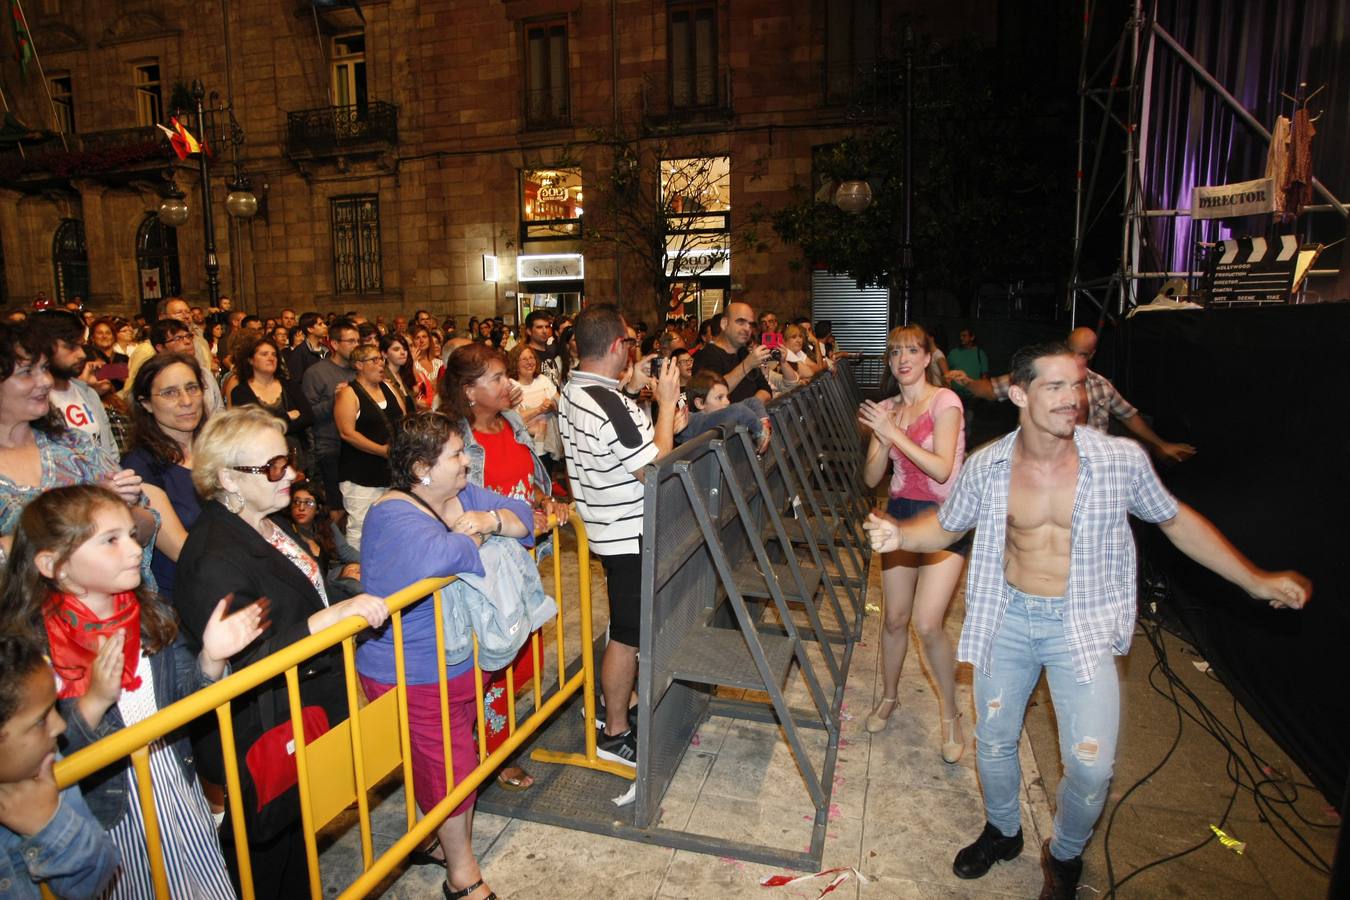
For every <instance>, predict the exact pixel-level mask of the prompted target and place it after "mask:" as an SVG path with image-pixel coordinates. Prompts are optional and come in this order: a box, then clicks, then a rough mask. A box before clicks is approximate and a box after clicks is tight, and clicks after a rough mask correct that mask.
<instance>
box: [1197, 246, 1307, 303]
mask: <svg viewBox="0 0 1350 900" xmlns="http://www.w3.org/2000/svg"><path fill="white" fill-rule="evenodd" d="M1321 250H1322V247H1321V245H1320V244H1314V245H1311V246H1306V247H1300V246H1299V244H1298V238H1297V237H1296V236H1295V235H1292V234H1285V235H1280V237H1279V239H1278V240H1275V241H1268V240H1266V239H1265V238H1260V237H1257V238H1231V239H1229V240H1224V241H1220V242H1219V243H1218V244H1216V245H1215V247H1214V255H1213V256H1212V257H1211V266H1212V274H1211V275H1210V276H1209V278H1208V279H1207V280H1206V281H1207V283H1206V285H1205V287H1206V288H1207V290H1208V294H1209V305H1211V306H1216V305H1217V306H1262V305H1265V304H1271V303H1288V302H1289V300H1290V298H1291V297H1292V295H1293V293H1294V290H1295V288H1296V287H1297V285H1298V284H1299V283H1300V282H1301V281H1302V280H1303V276H1304V275H1305V274H1306V273H1307V271H1308V270H1309V269H1311V268H1312V264H1313V261H1314V260H1316V259H1317V256H1318V254H1319V253H1320V252H1321Z"/></svg>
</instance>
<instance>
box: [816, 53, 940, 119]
mask: <svg viewBox="0 0 1350 900" xmlns="http://www.w3.org/2000/svg"><path fill="white" fill-rule="evenodd" d="M952 72H953V66H952V64H951V63H949V62H946V61H944V60H940V59H939V60H925V61H924V62H923V63H922V64H915V66H914V69H913V79H914V85H913V87H914V104H915V108H916V109H936V108H939V107H944V106H947V105H948V104H949V100H948V94H949V93H950V78H951V75H952ZM820 90H821V99H822V102H823V105H824V106H827V107H834V108H837V109H838V110H840V111H841V112H843V113H844V114H845V115H847V116H848V117H849V118H854V119H866V120H873V119H886V118H890V117H892V116H895V115H898V114H899V112H900V111H901V110H903V109H904V105H905V64H904V63H903V62H901V61H899V60H892V59H879V60H872V61H870V62H865V63H859V62H842V63H841V62H826V63H824V64H823V65H822V66H821V69H820Z"/></svg>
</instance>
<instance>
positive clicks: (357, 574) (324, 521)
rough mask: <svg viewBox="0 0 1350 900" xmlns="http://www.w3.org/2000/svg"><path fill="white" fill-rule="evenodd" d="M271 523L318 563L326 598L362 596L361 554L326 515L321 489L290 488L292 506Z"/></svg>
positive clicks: (274, 516) (313, 486) (309, 484)
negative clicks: (325, 588)
mask: <svg viewBox="0 0 1350 900" xmlns="http://www.w3.org/2000/svg"><path fill="white" fill-rule="evenodd" d="M272 521H273V522H275V523H276V524H277V525H279V526H280V527H281V529H282V530H283V531H285V532H286V533H287V534H288V535H290V536H291V538H293V539H294V540H295V542H296V543H297V544H299V545H300V548H301V549H302V550H304V551H305V552H307V553H308V554H309V555H310V556H312V557H314V559H315V560H316V561H317V562H318V563H319V568H321V569H322V570H323V572H324V577H325V578H326V579H327V581H326V582H325V583H326V585H327V587H328V596H329V598H330V599H331V598H333V597H337V598H339V599H345V598H347V597H352V596H355V595H356V594H359V593H361V553H360V551H358V550H357V549H356V548H355V547H353V546H352V545H351V544H349V543H347V538H346V537H344V536H343V534H342V529H341V528H339V527H338V524H337V523H336V522H334V521H333V519H332V517H331V516H329V514H328V504H327V503H325V502H324V496H323V488H322V487H321V486H320V485H319V484H318V483H317V482H312V481H304V480H301V481H297V482H296V483H295V484H293V485H291V505H290V506H289V507H288V508H287V509H284V510H281V511H280V512H275V513H272Z"/></svg>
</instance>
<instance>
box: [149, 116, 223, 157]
mask: <svg viewBox="0 0 1350 900" xmlns="http://www.w3.org/2000/svg"><path fill="white" fill-rule="evenodd" d="M169 122H170V123H171V124H172V125H173V129H172V130H170V129H168V128H165V127H164V126H163V125H160V126H159V130H160V131H162V132H164V134H166V135H167V136H168V138H169V143H170V144H172V145H173V152H175V153H177V154H178V158H179V159H187V158H188V157H189V156H191V155H192V154H194V153H201V152H203V150H205V152H206V155H207V156H210V155H211V151H210V150H206V148H205V146H204V145H203V144H200V143H198V142H197V139H196V138H195V137H193V136H192V134H191V133H190V132H188V130H187V129H186V128H184V127H183V126H182V125H181V124H179V122H178V119H177V118H176V117H175V118H171V119H169Z"/></svg>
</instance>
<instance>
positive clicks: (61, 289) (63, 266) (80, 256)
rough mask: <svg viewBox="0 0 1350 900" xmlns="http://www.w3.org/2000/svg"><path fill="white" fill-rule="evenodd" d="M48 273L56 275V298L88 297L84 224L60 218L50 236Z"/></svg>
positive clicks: (63, 300)
mask: <svg viewBox="0 0 1350 900" xmlns="http://www.w3.org/2000/svg"><path fill="white" fill-rule="evenodd" d="M52 272H53V273H54V274H55V276H56V299H57V300H58V301H59V302H62V303H64V302H65V301H67V300H70V299H72V298H74V297H80V298H82V299H85V300H88V299H89V255H88V253H87V252H86V251H85V247H84V223H83V222H81V221H80V220H79V219H63V220H62V221H61V224H60V225H58V226H56V234H55V235H53V236H52Z"/></svg>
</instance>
